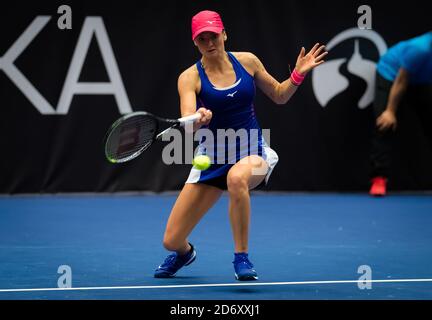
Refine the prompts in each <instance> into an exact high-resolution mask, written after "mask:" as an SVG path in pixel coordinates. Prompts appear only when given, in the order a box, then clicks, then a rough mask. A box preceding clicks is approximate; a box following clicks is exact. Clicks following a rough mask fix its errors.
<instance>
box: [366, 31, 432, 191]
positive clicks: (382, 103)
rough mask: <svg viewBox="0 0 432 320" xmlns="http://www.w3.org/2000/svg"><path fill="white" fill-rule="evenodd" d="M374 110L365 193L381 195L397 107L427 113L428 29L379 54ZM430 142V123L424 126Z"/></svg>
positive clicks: (431, 40) (431, 105)
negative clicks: (369, 170) (368, 186)
mask: <svg viewBox="0 0 432 320" xmlns="http://www.w3.org/2000/svg"><path fill="white" fill-rule="evenodd" d="M375 83H376V90H375V99H374V113H375V117H376V127H375V130H374V135H373V139H372V152H371V155H370V160H371V167H372V168H371V187H370V190H369V194H370V195H372V196H384V195H386V192H387V181H388V177H389V168H390V166H391V160H392V155H391V153H392V149H393V144H394V137H395V131H396V128H397V114H398V113H397V110H398V108H399V107H400V106H402V105H408V106H409V107H410V108H411V107H412V108H415V109H416V111H418V112H420V114H421V117H420V118H421V120H422V121H424V123H427V121H429V122H430V121H431V120H432V118H430V117H429V119H426V118H427V116H426V117H425V112H426V114H427V113H428V112H429V114H431V109H432V99H431V89H432V87H431V85H432V31H429V32H427V33H425V34H422V35H420V36H417V37H415V38H412V39H408V40H405V41H401V42H399V43H397V44H396V45H394V46H392V47H390V48H389V49H388V51H387V52H386V53H385V54H384V55H383V56H382V57H381V58H380V60H379V62H378V65H377V73H376V82H375ZM424 129H425V130H426V134H427V135H428V136H429V140H430V142H431V144H432V132H431V125H430V124H426V125H425V126H424Z"/></svg>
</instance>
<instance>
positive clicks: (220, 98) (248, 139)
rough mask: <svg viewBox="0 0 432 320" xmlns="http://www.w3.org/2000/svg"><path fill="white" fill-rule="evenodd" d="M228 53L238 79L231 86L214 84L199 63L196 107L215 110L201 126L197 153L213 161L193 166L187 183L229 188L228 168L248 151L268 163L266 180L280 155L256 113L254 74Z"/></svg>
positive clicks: (266, 180) (246, 154)
mask: <svg viewBox="0 0 432 320" xmlns="http://www.w3.org/2000/svg"><path fill="white" fill-rule="evenodd" d="M227 54H228V57H229V59H230V61H231V63H232V66H233V68H234V71H235V74H236V81H235V83H234V84H233V85H231V86H229V87H225V88H216V87H215V86H213V84H212V83H211V82H210V80H209V79H208V77H207V75H206V73H205V70H204V69H203V67H202V64H201V61H198V62H197V63H196V67H197V68H198V72H199V76H200V79H201V91H200V93H199V94H198V96H197V109H198V108H200V107H205V108H207V109H209V110H211V111H212V114H213V117H212V119H211V121H210V123H209V125H208V126H203V127H201V128H202V129H207V130H198V132H200V133H201V132H202V137H201V138H200V140H199V141H200V142H199V145H198V148H197V152H196V155H199V154H207V155H208V156H209V157H210V159H211V160H212V165H211V166H210V167H209V169H207V170H204V171H200V170H198V169H195V168H193V167H192V169H191V171H190V174H189V177H188V179H187V181H186V183H205V184H210V185H214V186H217V187H219V188H221V189H226V176H227V174H228V171H229V169H230V168H231V167H232V166H233V165H234V164H235V163H236V162H238V161H240V159H242V158H244V157H246V156H248V155H259V156H261V157H262V158H263V159H264V160H265V161H266V162H267V164H268V167H269V169H268V171H267V172H264V173H262V174H266V177H265V180H264V181H265V184H267V182H268V179H269V177H270V174H271V172H272V171H273V168H274V167H275V166H276V163H277V162H278V160H279V158H278V155H277V154H276V152H275V151H274V150H272V149H271V148H270V147H269V146H268V145H267V143H266V141H265V139H264V137H263V132H262V129H261V128H260V126H259V124H258V121H257V119H256V116H255V110H254V103H253V102H254V98H255V91H256V87H255V81H254V78H253V77H252V76H251V75H250V74H249V73H248V72H247V71H246V69H245V68H243V66H242V65H241V64H240V62H239V61H238V60H237V59H236V58H235V57H234V55H233V54H232V53H231V52H227ZM198 132H197V133H198ZM206 132H207V133H209V135H208V134H207V133H206ZM200 136H201V135H200ZM260 174H261V173H260Z"/></svg>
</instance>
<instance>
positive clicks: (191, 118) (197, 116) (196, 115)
mask: <svg viewBox="0 0 432 320" xmlns="http://www.w3.org/2000/svg"><path fill="white" fill-rule="evenodd" d="M200 118H201V114H200V113H194V114H191V115H190V116H186V117H183V118H180V119H177V120H178V121H179V122H180V124H181V125H183V124H184V123H186V122H189V121H192V122H195V121H197V120H198V119H200Z"/></svg>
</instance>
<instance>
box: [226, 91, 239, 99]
mask: <svg viewBox="0 0 432 320" xmlns="http://www.w3.org/2000/svg"><path fill="white" fill-rule="evenodd" d="M236 93H237V90H236V91H234V92H232V93H228V94H227V97H231V98H234V95H235V94H236Z"/></svg>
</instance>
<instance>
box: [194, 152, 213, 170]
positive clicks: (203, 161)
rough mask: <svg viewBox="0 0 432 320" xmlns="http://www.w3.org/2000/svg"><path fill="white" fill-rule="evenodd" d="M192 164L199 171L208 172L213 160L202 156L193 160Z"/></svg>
mask: <svg viewBox="0 0 432 320" xmlns="http://www.w3.org/2000/svg"><path fill="white" fill-rule="evenodd" d="M192 164H193V166H194V167H195V168H196V169H198V170H201V171H202V170H207V169H208V168H209V167H210V164H211V160H210V157H209V156H207V155H205V154H202V155H199V156H196V157H195V158H194V159H193V160H192Z"/></svg>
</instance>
